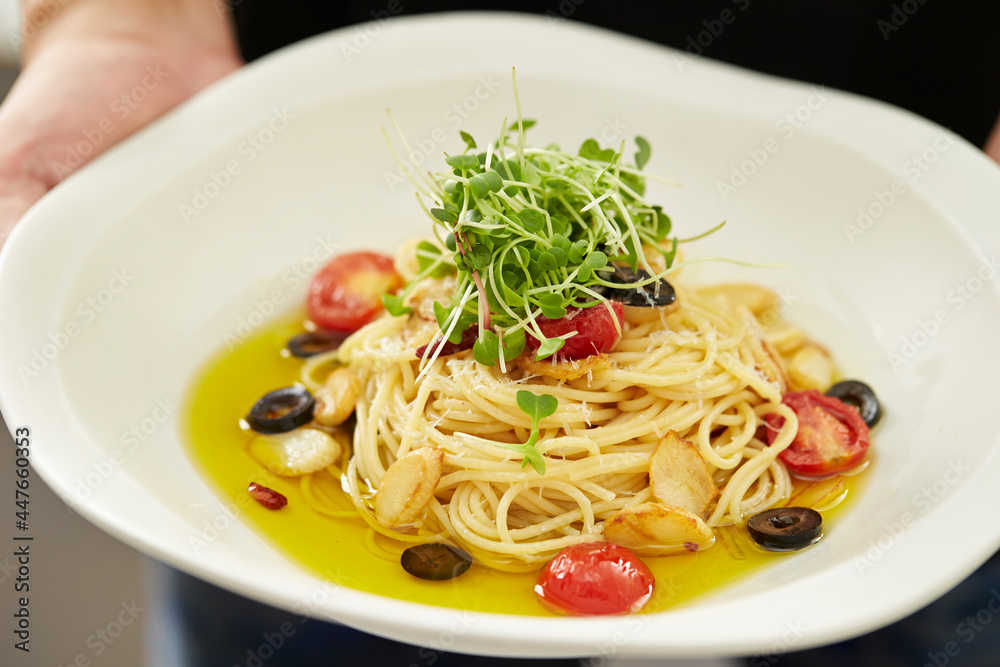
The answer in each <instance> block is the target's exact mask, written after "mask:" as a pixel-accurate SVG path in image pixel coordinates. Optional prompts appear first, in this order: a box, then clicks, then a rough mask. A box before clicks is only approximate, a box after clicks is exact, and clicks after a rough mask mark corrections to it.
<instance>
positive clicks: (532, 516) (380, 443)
mask: <svg viewBox="0 0 1000 667" xmlns="http://www.w3.org/2000/svg"><path fill="white" fill-rule="evenodd" d="M674 286H675V289H676V290H677V293H678V297H679V298H678V305H677V307H676V308H674V309H673V311H672V312H670V313H664V314H663V315H662V316H661V317H660V318H657V319H654V320H653V321H648V322H628V321H627V322H626V323H625V326H624V327H623V331H622V337H621V340H620V342H619V343H618V344H617V346H616V347H615V348H614V349H613V350H612V351H611V352H610V353H609V355H608V357H609V360H608V361H609V363H608V364H607V365H606V366H605V367H602V368H594V369H590V370H588V371H587V373H586V374H585V375H583V376H581V377H579V378H576V379H569V380H558V379H555V378H552V377H546V376H544V375H532V374H531V373H530V372H527V371H525V370H523V369H520V368H516V367H515V368H508V370H507V372H504V371H503V370H502V369H501V368H500V367H499V366H492V367H491V366H485V365H482V364H479V363H477V362H476V361H475V359H474V358H473V356H472V353H471V351H466V352H461V353H458V354H455V355H450V356H447V357H444V356H442V357H439V358H437V359H436V360H435V361H433V363H432V364H431V365H430V367H429V368H427V369H425V371H424V373H423V374H422V375H421V369H420V359H419V358H418V357H417V356H416V354H415V352H414V350H415V348H416V346H417V345H416V344H415V341H414V330H415V328H416V329H418V330H419V325H420V324H421V319H420V315H419V313H420V312H421V308H420V304H419V303H414V304H413V305H414V310H415V311H416V312H415V313H414V314H412V315H409V316H404V317H392V316H390V315H384V316H383V317H381V318H380V319H377V320H376V321H374V322H372V323H371V324H369V325H367V326H365V327H363V328H362V329H361V330H359V331H358V332H357V333H355V334H354V335H352V336H351V337H350V338H349V339H348V340H347V341H345V343H344V344H343V345H342V346H341V348H340V349H339V350H337V351H335V352H332V353H327V354H326V355H322V356H320V357H316V358H313V359H311V360H310V361H309V362H307V363H306V364H305V365H304V367H303V371H302V381H303V383H304V384H305V385H306V386H307V387H310V388H311V389H314V390H315V389H316V388H317V387H318V386H319V382H318V381H317V379H316V378H315V375H316V373H317V370H318V369H320V368H322V367H324V366H326V365H328V364H329V363H330V362H331V361H334V360H336V361H339V362H341V363H343V364H346V365H347V366H348V367H349V368H350V369H352V370H353V371H354V372H355V374H356V375H357V376H358V377H359V379H360V380H361V382H362V386H363V391H362V393H361V397H360V399H359V400H358V403H357V406H356V413H355V414H356V426H355V430H354V438H353V452H352V455H351V457H350V459H349V462H348V463H347V465H346V469H345V471H344V475H343V480H344V486H345V490H346V491H347V492H348V493H349V495H350V497H351V499H352V500H353V503H354V506H355V510H356V511H357V512H358V513H359V515H360V516H361V517H362V518H364V519H365V520H366V521H367V522H368V524H369V525H370V526H371V528H372V530H373V531H375V532H377V533H380V534H382V535H385V536H387V537H390V538H392V539H393V540H398V541H403V542H413V543H416V542H427V541H450V542H453V543H456V544H458V545H459V546H461V547H463V548H465V549H466V550H468V551H469V552H470V553H472V554H473V555H474V556H475V557H476V558H477V559H478V560H479V561H480V562H481V563H484V564H486V565H488V566H490V567H492V568H495V569H499V570H505V571H529V570H534V569H537V568H538V567H539V565H540V564H541V563H543V562H545V561H547V560H549V559H550V558H552V557H553V556H554V555H555V554H556V553H557V552H559V551H560V550H561V549H563V548H564V547H566V546H569V545H572V544H578V543H581V542H588V541H599V540H603V539H604V537H603V529H604V522H605V521H606V520H607V519H608V518H609V517H611V516H612V515H614V514H615V513H616V512H618V511H619V510H622V509H623V508H626V507H629V506H638V505H641V504H642V503H645V502H648V501H650V500H651V499H652V498H651V496H652V490H651V487H650V481H649V477H650V458H651V454H652V453H653V451H654V449H655V447H656V446H657V443H658V441H660V440H661V438H663V436H664V435H665V434H666V433H668V432H670V431H673V432H675V433H677V434H678V435H679V436H680V437H681V438H684V439H687V440H689V441H690V442H692V443H693V444H694V446H695V447H696V448H697V451H698V453H699V454H700V455H701V457H702V458H703V459H704V461H705V463H706V465H707V467H708V469H709V470H710V471H711V476H712V480H713V482H714V483H715V484H716V485H717V486H718V487H719V489H720V495H719V497H718V500H717V501H716V502H715V503H714V504H713V507H712V508H711V511H710V513H708V516H707V518H706V519H705V523H706V524H707V525H708V526H710V527H717V526H725V525H729V524H734V523H740V522H741V521H742V520H743V518H744V516H746V515H749V514H753V513H756V512H758V511H760V510H763V509H767V508H770V507H775V506H778V505H780V504H782V503H783V501H785V500H787V499H788V498H789V496H790V493H791V488H792V485H791V479H790V476H789V473H788V471H787V469H786V467H785V466H784V464H783V463H782V462H781V461H780V460H779V459H778V454H779V453H780V452H781V451H782V450H784V449H785V448H786V447H787V446H788V445H789V444H790V443H791V442H792V439H793V438H794V436H795V433H796V429H797V421H796V416H795V413H794V412H793V411H792V410H790V409H789V408H788V407H787V406H784V405H782V403H781V397H782V393H783V391H784V390H785V389H786V388H787V387H785V386H783V385H784V383H785V380H784V378H783V377H782V376H783V375H784V374H783V373H774V372H773V370H771V369H773V368H774V366H778V367H779V368H780V367H783V366H784V365H786V364H787V359H785V360H783V359H782V358H781V355H780V354H779V353H778V352H777V351H776V350H775V348H773V347H772V346H771V344H770V343H769V342H768V340H767V336H766V335H765V330H764V327H763V326H762V325H761V324H760V321H759V320H758V317H757V316H755V314H754V313H753V312H751V310H750V309H749V308H748V307H746V306H745V305H742V304H739V303H733V302H732V301H731V300H729V299H727V298H725V296H724V293H723V294H722V295H720V292H719V291H718V290H715V291H712V292H710V291H702V290H699V289H693V288H686V287H684V286H683V284H680V283H676V282H675V284H674ZM429 292H433V290H429ZM415 296H416V297H417V298H416V299H415V300H416V301H419V295H415ZM768 314H769V315H770V314H773V313H768ZM758 315H760V313H758ZM762 319H765V320H766V321H770V320H771V319H772V318H771V317H764V318H762ZM436 329H437V328H436V327H435V326H426V327H424V331H423V332H422V333H423V335H424V336H425V337H426V335H427V332H431V331H436ZM769 331H771V332H775V333H780V334H781V335H782V336H783V337H784V338H785V339H787V340H791V341H793V342H792V344H791V345H790V346H786V347H785V351H786V352H789V353H790V352H794V351H795V349H797V348H798V347H801V341H802V336H801V334H798V333H797V332H795V331H794V330H791V331H790V329H789V327H788V326H787V325H780V327H775V326H772V327H771V328H770V329H769ZM796 341H797V342H796ZM424 342H426V341H424ZM778 342H779V343H780V341H778ZM769 361H770V362H771V363H770V365H769V363H768V362H769ZM769 371H770V374H769ZM418 377H419V378H420V379H419V381H418ZM522 389H530V390H532V391H535V392H539V393H546V394H550V395H552V396H554V397H556V398H557V399H558V409H557V410H556V412H555V413H554V414H552V415H551V416H550V417H547V418H546V419H544V420H543V421H542V422H541V424H540V430H541V437H540V438H539V440H538V442H537V444H536V447H537V448H538V450H539V451H540V452H541V453H542V454H543V455H544V456H545V457H546V460H547V463H548V465H547V467H546V470H545V474H544V475H539V474H538V472H536V471H535V470H532V469H530V468H528V469H522V465H521V461H520V457H519V456H518V455H517V454H516V453H515V452H512V451H511V450H510V449H508V448H505V447H503V445H504V444H511V443H517V442H523V441H524V440H525V439H526V438H527V436H528V432H529V429H530V427H531V422H530V419H529V418H528V417H527V415H526V414H525V413H524V412H522V411H521V410H519V409H518V406H517V402H516V398H515V393H516V391H518V390H522ZM768 414H776V415H780V416H781V417H784V418H785V421H784V424H783V425H782V426H781V428H780V432H779V433H778V434H777V436H776V437H775V438H774V441H773V443H772V444H771V445H770V446H768V444H767V443H766V442H764V441H762V440H761V439H760V438H759V437H758V436H759V429H760V428H761V427H762V425H763V418H764V416H765V415H768ZM491 443H496V444H491ZM421 447H435V448H440V449H441V450H443V452H444V457H443V463H444V470H443V473H442V475H441V477H440V480H439V481H438V483H437V485H436V488H435V490H434V494H433V498H431V500H430V501H429V502H428V503H427V505H426V507H425V508H424V511H423V512H422V513H421V515H420V517H419V519H417V520H415V521H414V522H412V524H410V525H407V526H405V527H404V529H403V530H400V529H399V527H395V526H387V525H385V523H384V522H380V521H379V519H378V518H377V517H376V515H375V512H374V511H373V505H372V499H373V496H374V495H375V494H376V493H377V491H378V489H379V488H380V484H381V480H382V479H383V478H384V476H385V474H386V471H387V470H388V468H389V467H390V466H391V465H392V464H393V463H394V462H395V461H397V460H399V459H400V458H402V457H403V456H405V455H406V454H407V453H409V452H411V451H413V450H415V449H417V448H421ZM338 514H339V513H338ZM675 546H676V545H675Z"/></svg>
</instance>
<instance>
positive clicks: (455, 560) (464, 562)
mask: <svg viewBox="0 0 1000 667" xmlns="http://www.w3.org/2000/svg"><path fill="white" fill-rule="evenodd" d="M399 562H400V564H401V565H402V566H403V569H404V570H406V571H407V572H409V573H410V574H412V575H413V576H414V577H417V578H418V579H429V580H430V581H444V580H446V579H454V578H455V577H457V576H459V575H460V574H463V573H464V572H465V571H466V570H468V569H469V566H471V565H472V556H470V555H469V554H467V553H465V552H464V551H462V550H461V549H459V548H458V547H453V546H451V545H448V544H442V543H441V542H432V543H430V544H418V545H417V546H415V547H410V548H409V549H407V550H406V551H404V552H403V555H402V556H400V558H399Z"/></svg>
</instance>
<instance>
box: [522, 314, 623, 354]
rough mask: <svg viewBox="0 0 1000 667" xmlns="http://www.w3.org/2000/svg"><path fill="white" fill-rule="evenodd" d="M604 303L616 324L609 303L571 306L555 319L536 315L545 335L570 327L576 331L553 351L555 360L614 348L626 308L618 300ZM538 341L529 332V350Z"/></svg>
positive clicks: (539, 326) (603, 351)
mask: <svg viewBox="0 0 1000 667" xmlns="http://www.w3.org/2000/svg"><path fill="white" fill-rule="evenodd" d="M607 303H608V304H609V305H610V306H611V309H612V310H613V311H614V313H615V318H617V320H618V322H617V325H616V323H615V319H614V318H612V317H611V313H609V312H608V307H607V306H605V305H604V304H603V303H599V304H597V305H596V306H591V307H590V308H574V309H572V310H570V311H569V312H568V313H567V314H566V316H565V317H560V318H559V319H558V320H550V319H549V318H547V317H544V316H542V317H539V318H538V328H539V329H541V330H542V333H543V334H545V337H546V338H556V337H558V336H562V335H564V334H568V333H570V332H571V331H575V332H577V333H576V335H575V336H571V337H569V338H567V339H566V344H565V345H563V346H562V349H560V350H559V351H558V352H556V353H555V355H554V360H555V361H565V360H567V359H583V358H585V357H589V356H590V355H592V354H604V353H605V352H610V351H611V350H612V349H614V347H615V345H617V344H618V339H620V338H621V329H622V326H624V324H625V308H624V306H622V304H620V303H618V302H617V301H608V302H607ZM539 345H540V343H539V341H538V339H537V338H535V337H534V336H528V348H529V349H530V350H531V351H532V352H534V351H535V350H537V349H538V346H539Z"/></svg>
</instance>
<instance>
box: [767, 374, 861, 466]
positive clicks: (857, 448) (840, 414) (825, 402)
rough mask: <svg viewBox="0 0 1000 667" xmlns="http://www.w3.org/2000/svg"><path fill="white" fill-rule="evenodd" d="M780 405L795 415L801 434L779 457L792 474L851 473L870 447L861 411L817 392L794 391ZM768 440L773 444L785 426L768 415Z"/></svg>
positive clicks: (781, 420) (782, 418) (779, 419)
mask: <svg viewBox="0 0 1000 667" xmlns="http://www.w3.org/2000/svg"><path fill="white" fill-rule="evenodd" d="M781 402H782V403H784V404H785V405H787V406H788V407H790V408H791V409H792V410H794V411H795V414H796V416H797V417H798V418H799V431H798V433H796V435H795V439H794V440H793V441H792V444H791V445H789V446H788V448H787V449H785V450H784V451H783V452H781V453H780V454H778V457H779V458H781V460H782V461H784V462H785V465H786V466H788V468H789V470H791V471H793V472H796V473H799V474H800V475H805V476H807V477H820V476H823V475H832V474H834V473H838V472H844V471H845V470H850V469H851V468H853V467H854V466H856V465H858V464H859V463H860V462H861V459H863V458H864V456H865V452H867V451H868V447H869V445H870V444H871V443H870V441H869V439H868V426H867V425H866V424H865V421H864V419H862V418H861V415H860V414H859V413H858V409H857V408H855V407H853V406H850V405H847V404H846V403H844V402H843V401H841V400H840V399H837V398H833V397H832V396H824V395H823V394H821V393H819V392H818V391H816V390H815V389H810V390H808V391H792V392H789V393H787V394H785V395H784V397H782V399H781ZM764 420H765V421H766V422H767V425H768V427H769V428H768V429H767V440H768V443H769V444H770V443H773V442H774V439H775V438H776V437H777V435H778V429H780V428H781V427H782V425H784V423H785V418H784V417H782V416H780V415H775V414H769V415H767V416H766V417H764Z"/></svg>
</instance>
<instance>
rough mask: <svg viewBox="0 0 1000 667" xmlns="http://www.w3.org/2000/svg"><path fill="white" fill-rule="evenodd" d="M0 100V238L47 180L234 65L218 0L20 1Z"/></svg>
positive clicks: (60, 177)
mask: <svg viewBox="0 0 1000 667" xmlns="http://www.w3.org/2000/svg"><path fill="white" fill-rule="evenodd" d="M22 10H23V11H22V15H23V17H24V26H23V29H22V34H21V37H22V40H23V41H22V72H21V76H20V77H19V78H18V80H17V81H16V82H15V84H14V87H13V88H12V89H11V91H10V94H9V95H8V96H7V99H6V100H5V101H4V103H3V104H2V105H0V244H2V242H3V240H4V239H6V237H7V235H8V234H9V232H10V230H11V228H13V225H14V223H16V222H17V220H18V219H19V218H20V217H21V216H22V215H23V214H24V212H25V211H26V210H27V209H28V208H29V207H30V206H31V205H32V204H34V202H35V201H37V200H38V199H39V198H40V197H41V196H42V195H43V194H45V193H46V192H47V191H48V190H49V189H51V188H52V187H54V186H55V185H57V184H58V183H59V182H60V181H62V180H63V179H64V178H66V177H67V176H69V174H71V173H72V172H73V171H75V170H76V169H78V168H79V167H80V166H82V165H83V164H86V163H87V162H89V161H90V160H92V159H93V158H94V157H96V156H97V155H99V154H100V153H102V152H104V151H105V150H107V149H108V148H109V147H110V146H112V145H114V144H115V143H117V142H118V141H120V140H121V139H123V138H124V137H126V136H128V135H130V134H132V133H133V132H135V131H136V130H137V129H139V128H141V127H143V126H144V125H146V124H147V123H149V122H150V121H152V120H153V119H155V118H157V117H159V116H161V115H162V114H163V113H165V112H166V111H168V110H169V109H171V108H173V107H174V106H176V105H177V104H179V103H180V102H182V101H184V100H185V99H187V98H188V97H190V96H191V95H192V94H194V93H195V92H197V91H198V90H201V89H202V88H204V87H205V86H207V85H208V84H209V83H211V82H213V81H215V80H217V79H219V78H221V77H222V76H224V75H226V74H227V73H229V72H231V71H232V70H234V69H236V68H238V67H239V66H240V65H241V64H242V62H241V60H240V57H239V55H238V52H237V48H236V42H235V37H234V35H233V30H232V25H231V19H230V16H229V12H228V8H227V5H226V3H225V1H224V0H61V2H52V0H22Z"/></svg>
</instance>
